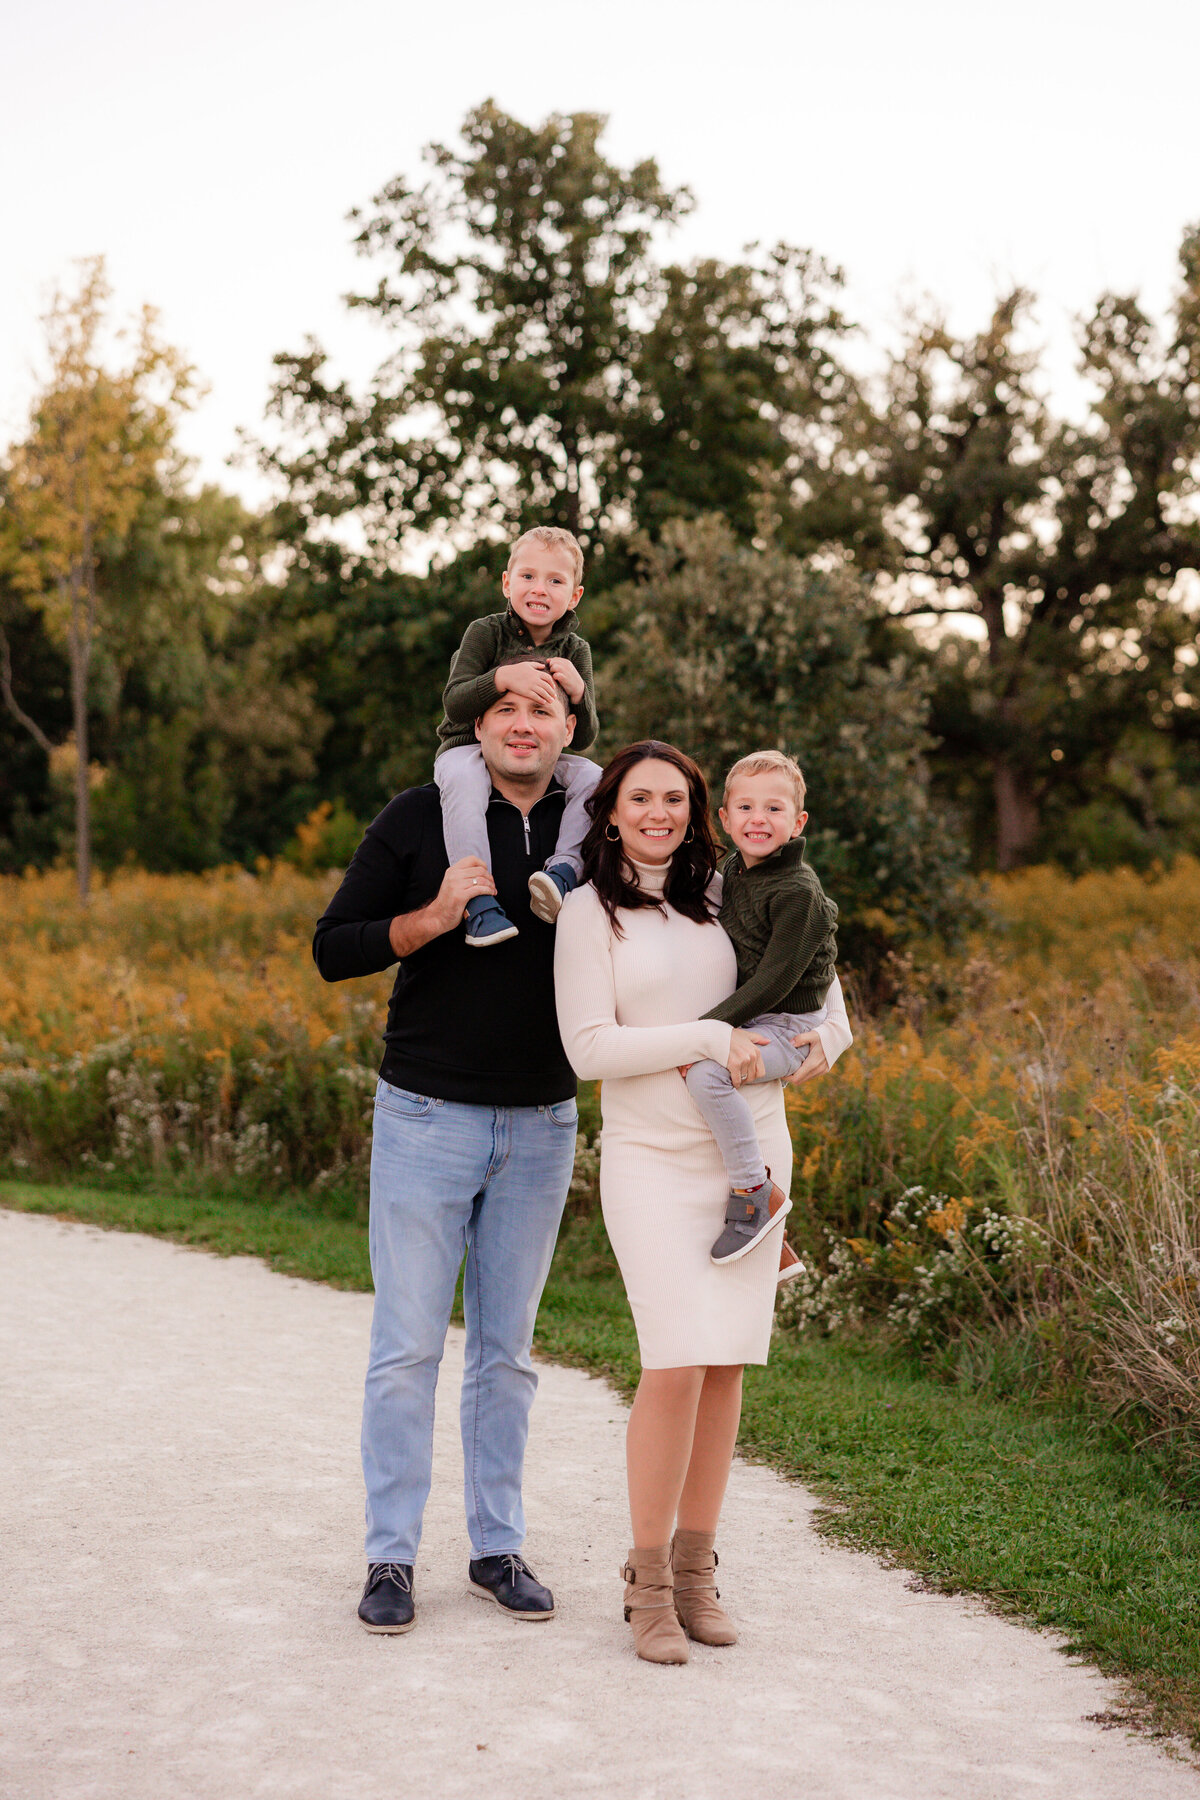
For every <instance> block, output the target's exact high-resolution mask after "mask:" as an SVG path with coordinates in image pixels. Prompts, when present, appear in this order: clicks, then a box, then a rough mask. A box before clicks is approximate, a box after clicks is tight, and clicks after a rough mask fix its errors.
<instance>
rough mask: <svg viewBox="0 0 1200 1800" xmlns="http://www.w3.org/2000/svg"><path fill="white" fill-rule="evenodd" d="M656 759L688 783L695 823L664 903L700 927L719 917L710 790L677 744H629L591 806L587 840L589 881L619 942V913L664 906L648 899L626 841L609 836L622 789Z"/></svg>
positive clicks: (610, 768)
mask: <svg viewBox="0 0 1200 1800" xmlns="http://www.w3.org/2000/svg"><path fill="white" fill-rule="evenodd" d="M647 759H653V760H654V761H655V762H665V763H670V764H671V766H672V768H675V769H678V770H679V773H680V774H681V775H682V776H683V779H684V781H685V782H686V783H687V790H688V801H689V808H690V812H691V823H690V825H689V828H688V836H687V838H686V839H685V841H684V842H683V843H682V844H680V846H679V848H678V849H677V850H676V852H675V854H674V856H673V857H672V858H671V866H670V868H669V869H668V871H667V884H666V887H665V888H664V890H663V896H662V898H663V900H669V901H670V903H671V905H672V906H673V907H674V908H675V911H676V912H680V913H682V914H683V916H684V918H686V919H695V921H696V923H697V924H698V925H707V924H708V923H709V922H710V921H711V919H712V917H713V908H712V906H711V905H710V904H709V901H708V898H707V894H706V889H707V888H708V884H709V882H710V881H711V880H712V878H713V874H714V872H715V870H716V866H717V856H718V850H717V840H716V838H715V837H714V835H713V828H712V822H711V820H710V818H709V816H708V786H707V783H706V782H705V779H704V776H703V775H702V774H701V773H700V770H699V769H698V768H697V766H696V764H695V763H694V762H693V761H692V759H691V757H690V756H685V755H684V753H683V751H682V750H676V749H675V747H674V745H673V744H660V743H659V742H658V740H657V738H647V739H646V741H645V742H644V743H641V744H629V745H627V746H626V748H625V749H624V750H618V751H617V754H616V755H615V756H614V757H613V758H612V760H611V761H610V762H609V763H608V764H607V765H606V766H605V770H604V773H603V774H602V775H601V777H600V779H599V781H598V782H597V783H596V789H595V792H594V793H593V794H592V797H591V799H590V800H589V801H588V803H587V809H588V812H589V813H590V814H591V816H592V823H591V826H590V828H589V830H588V834H587V836H586V837H585V838H584V840H583V879H584V880H585V881H590V882H591V884H592V886H593V887H594V888H595V890H596V892H597V893H598V894H599V896H600V902H601V905H602V906H603V907H604V910H605V912H606V913H607V914H608V917H609V920H610V921H611V923H612V928H613V930H614V931H615V932H616V934H617V936H618V937H620V935H621V927H620V925H619V923H618V921H617V909H618V907H622V906H628V907H630V908H633V907H638V906H655V907H658V906H661V904H662V901H660V900H659V898H658V896H657V895H656V894H644V893H643V892H642V890H641V888H639V887H638V885H637V883H636V881H635V880H634V878H633V875H634V872H633V870H632V869H631V868H630V866H629V861H628V858H627V857H626V855H625V851H624V849H623V848H622V846H621V843H620V841H619V840H618V841H617V842H615V843H614V841H613V840H612V839H611V838H610V837H609V836H608V824H609V816H610V814H611V812H612V809H613V807H614V806H615V805H616V800H617V795H618V793H619V792H620V788H621V783H622V782H623V781H624V779H625V777H626V776H627V775H628V773H629V771H630V770H631V769H632V768H634V767H635V766H636V765H637V764H638V763H640V762H645V761H646V760H647Z"/></svg>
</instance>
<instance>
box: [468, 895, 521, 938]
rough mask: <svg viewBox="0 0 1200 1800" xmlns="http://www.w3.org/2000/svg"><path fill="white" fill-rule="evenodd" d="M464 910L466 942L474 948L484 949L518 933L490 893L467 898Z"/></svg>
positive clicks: (516, 935)
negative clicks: (476, 897) (472, 898)
mask: <svg viewBox="0 0 1200 1800" xmlns="http://www.w3.org/2000/svg"><path fill="white" fill-rule="evenodd" d="M466 911H467V942H468V944H470V945H471V947H472V948H473V949H475V950H486V949H488V948H489V947H490V946H491V945H492V944H503V943H504V942H505V941H506V940H507V939H508V938H514V937H518V936H519V935H520V934H519V933H518V931H517V928H516V926H515V925H514V924H513V922H512V920H511V919H510V918H509V916H508V914H507V913H506V912H504V911H503V910H502V909H501V908H500V907H499V906H497V905H496V902H495V900H494V899H493V898H492V896H491V894H480V896H479V898H478V900H468V901H467V908H466Z"/></svg>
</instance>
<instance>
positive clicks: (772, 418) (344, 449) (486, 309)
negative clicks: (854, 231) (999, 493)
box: [264, 102, 879, 570]
mask: <svg viewBox="0 0 1200 1800" xmlns="http://www.w3.org/2000/svg"><path fill="white" fill-rule="evenodd" d="M604 123H605V122H604V120H603V119H602V118H600V117H599V116H597V115H595V114H591V113H577V114H573V115H570V116H568V117H563V116H559V115H552V116H551V117H550V118H549V119H547V120H545V121H544V123H542V124H541V125H538V126H528V125H525V124H523V123H521V122H520V121H519V120H517V119H514V118H512V117H510V116H509V115H507V114H506V113H504V112H502V111H501V110H500V109H499V108H498V107H497V106H496V105H495V104H494V103H492V102H488V103H487V104H486V105H484V106H481V107H479V108H477V109H476V110H475V111H473V112H471V113H469V114H468V115H467V118H466V120H465V121H464V124H463V127H462V139H461V145H460V146H459V147H457V148H448V147H446V146H444V145H438V144H434V145H431V146H430V147H429V148H428V150H427V152H426V159H427V162H428V164H429V166H430V171H431V172H430V175H429V177H428V179H427V180H426V181H425V182H423V183H422V184H420V185H412V184H410V182H409V181H408V180H407V179H405V178H403V177H398V178H397V179H396V180H395V181H393V182H391V183H389V185H388V186H387V187H386V188H384V190H383V191H382V192H381V193H380V194H379V195H377V196H376V198H375V201H374V210H373V211H371V212H370V213H368V214H365V215H364V214H355V215H352V216H353V217H354V218H355V221H356V223H357V225H358V227H359V230H358V236H357V239H356V242H357V244H358V247H359V249H360V250H361V251H362V252H363V253H364V254H365V255H366V256H368V257H369V258H371V259H372V260H373V261H374V262H375V263H377V264H378V265H380V267H381V273H380V275H379V279H378V281H377V283H376V285H375V286H374V287H373V288H372V289H371V290H370V291H369V292H367V293H363V294H358V295H354V296H352V297H351V301H350V303H351V305H353V306H355V307H358V308H360V309H365V310H366V311H368V312H370V313H371V314H372V315H373V316H374V317H376V318H377V319H378V320H379V321H380V323H381V324H382V325H383V326H384V327H385V328H386V329H387V331H388V332H389V333H390V335H391V336H392V338H393V341H394V346H395V347H394V350H393V351H392V353H391V355H390V356H389V357H388V359H387V361H386V362H385V363H384V364H383V366H382V367H381V369H380V370H379V372H378V374H377V375H376V377H375V379H374V380H373V381H372V382H371V383H370V384H369V386H368V388H367V389H366V391H365V392H363V393H362V394H355V393H353V392H352V391H351V389H350V388H349V386H348V385H347V384H345V383H343V382H339V381H336V380H334V379H332V378H331V377H330V375H329V374H328V372H327V365H326V359H325V357H324V354H323V352H322V351H321V349H320V348H319V346H317V345H315V344H310V345H309V346H308V347H307V349H306V350H305V351H303V352H302V353H300V354H295V355H283V356H280V357H278V358H276V363H277V366H278V368H279V371H280V373H279V379H278V381H277V384H276V387H275V390H274V394H273V399H272V403H271V411H272V415H273V417H274V418H275V420H276V421H277V422H278V424H279V426H280V427H281V428H282V430H281V440H280V442H279V443H278V444H277V446H276V447H275V448H273V449H271V450H268V451H266V452H264V460H265V464H266V466H267V467H268V469H270V470H271V471H272V472H273V473H274V474H275V475H276V477H278V478H279V479H280V480H281V481H282V483H283V485H284V488H285V490H286V500H285V502H284V504H283V505H282V506H281V508H280V513H279V522H280V528H281V530H282V532H283V535H284V536H285V537H287V538H288V539H289V540H291V541H293V542H296V543H297V545H298V546H301V547H302V554H303V555H304V556H305V557H307V558H308V559H310V561H314V562H320V561H321V560H322V559H324V561H325V563H326V565H328V564H329V563H330V561H331V560H333V559H334V558H336V561H337V567H338V569H339V570H344V568H345V562H346V555H347V551H346V548H345V546H346V545H347V544H350V543H351V542H352V541H353V542H355V543H357V544H358V545H360V546H361V545H363V544H365V545H366V547H367V549H368V551H369V553H370V554H371V555H373V558H374V562H375V565H376V567H386V566H388V565H389V564H390V565H391V566H393V567H394V566H395V555H396V550H397V547H398V546H399V545H402V544H403V543H404V541H405V540H406V538H408V537H409V536H410V535H411V534H414V533H423V534H432V536H433V539H434V541H435V542H440V543H441V544H442V545H443V546H445V547H449V548H452V549H456V550H461V549H463V548H465V547H469V546H471V545H474V544H476V543H478V542H479V541H480V540H481V539H482V540H491V541H495V540H496V539H498V538H502V537H503V536H504V535H505V534H511V533H513V532H515V531H517V530H520V529H523V528H524V527H525V526H526V525H528V524H529V523H531V522H534V521H537V520H543V521H549V522H554V523H559V524H562V525H565V526H567V527H568V528H569V529H570V530H572V531H574V532H576V533H577V534H578V535H579V536H580V537H581V538H582V539H583V540H584V542H585V543H586V544H588V545H589V547H590V548H591V550H592V551H593V553H595V552H596V551H597V550H599V549H600V548H602V547H603V546H604V545H605V544H607V543H612V542H613V541H614V540H621V539H624V538H626V537H628V535H629V534H630V533H631V531H632V529H633V528H634V527H635V525H641V526H643V527H644V528H649V529H651V530H656V529H657V528H658V527H659V525H660V524H661V522H662V521H663V520H664V519H665V518H667V517H671V516H674V515H676V514H678V513H680V512H684V513H688V512H690V513H698V512H702V511H710V510H713V509H717V508H719V509H720V510H722V511H723V512H724V513H725V514H726V516H727V517H729V518H730V519H731V521H732V522H733V523H734V525H735V528H737V529H739V530H744V531H749V530H750V529H751V527H752V515H753V506H754V496H755V495H756V493H757V491H758V488H759V486H760V485H761V483H762V481H763V479H764V478H765V477H766V476H768V475H769V476H771V477H773V478H774V479H775V481H776V485H777V490H778V494H779V504H780V511H781V515H782V516H783V521H784V523H783V526H782V527H781V528H782V529H785V530H786V531H787V532H788V533H789V535H790V536H792V537H795V538H796V540H797V542H799V540H800V539H801V538H803V537H804V536H805V534H807V537H808V539H809V540H811V539H812V538H813V536H814V534H817V536H818V537H822V536H829V535H835V534H837V533H839V532H843V531H845V532H848V533H849V532H855V533H858V534H860V535H862V536H863V538H864V541H866V540H868V539H872V540H873V541H875V542H876V545H877V544H878V541H879V530H878V508H877V507H875V508H874V510H873V511H872V506H871V504H870V500H871V490H870V489H869V487H868V486H867V485H866V484H865V483H864V482H863V480H862V478H861V476H860V475H859V474H858V464H857V461H856V460H855V459H854V458H851V459H849V460H847V459H846V458H844V457H842V456H841V455H840V445H841V438H840V437H839V434H838V432H837V431H836V430H831V426H832V425H833V423H834V422H835V421H836V420H837V419H840V418H842V417H843V416H849V415H850V414H851V413H852V412H853V410H854V408H855V407H856V406H857V404H858V400H857V395H856V392H855V390H854V387H853V384H852V383H851V382H850V380H849V378H848V376H847V375H846V373H845V371H844V369H843V368H842V367H841V364H840V362H839V360H838V354H837V352H838V345H839V342H840V340H841V338H842V336H843V335H844V333H845V330H846V325H845V321H844V320H843V319H842V317H841V315H840V314H839V313H838V311H837V310H836V308H835V307H834V305H833V304H832V298H831V296H832V295H833V294H834V293H835V291H836V289H837V286H838V285H839V282H840V276H839V275H838V274H837V272H836V271H834V270H831V269H830V268H828V267H827V266H826V265H825V264H824V263H822V262H821V261H820V259H819V258H817V257H815V256H813V255H812V254H811V253H810V252H807V251H798V250H794V249H790V248H788V247H787V246H782V245H781V246H778V247H777V248H776V249H774V250H772V251H771V252H769V253H768V254H766V255H753V256H751V257H749V258H748V260H747V261H745V262H744V263H740V264H736V265H725V264H722V263H719V262H715V261H711V260H710V261H705V262H701V263H697V264H696V265H694V266H693V267H691V268H686V269H685V268H681V267H677V266H673V265H671V266H665V267H664V266H663V265H662V264H661V263H660V261H659V259H658V255H657V250H656V234H657V233H659V232H660V231H662V230H664V229H666V228H668V227H670V226H672V225H673V224H675V223H676V222H677V221H678V220H679V219H680V218H681V217H682V216H683V215H684V214H685V212H686V211H687V210H688V208H689V206H690V197H689V195H688V194H687V192H686V190H684V189H670V188H668V187H666V186H665V185H664V184H663V182H662V179H661V177H660V175H659V172H658V168H657V165H656V164H655V163H654V162H652V161H646V162H642V163H639V164H637V165H636V166H635V167H633V168H629V169H624V168H621V167H619V166H617V165H616V164H614V163H612V162H611V161H609V160H608V158H606V157H605V156H604V154H603V153H602V151H601V149H600V138H601V134H602V131H603V127H604ZM347 515H352V516H353V519H354V521H355V531H356V533H357V537H356V538H355V539H353V540H352V539H351V538H350V537H349V536H347V537H345V538H343V539H341V540H339V548H338V550H337V551H335V552H331V551H330V550H329V546H328V525H329V523H330V522H331V521H336V520H339V519H343V518H345V517H346V516H347Z"/></svg>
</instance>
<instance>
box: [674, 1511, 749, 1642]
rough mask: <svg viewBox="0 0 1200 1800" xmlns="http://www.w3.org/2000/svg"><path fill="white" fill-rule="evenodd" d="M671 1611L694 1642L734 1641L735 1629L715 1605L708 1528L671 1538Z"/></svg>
mask: <svg viewBox="0 0 1200 1800" xmlns="http://www.w3.org/2000/svg"><path fill="white" fill-rule="evenodd" d="M671 1570H672V1573H673V1575H674V1578H675V1611H676V1613H677V1614H678V1617H679V1623H680V1624H681V1625H682V1626H683V1629H684V1630H685V1631H686V1632H687V1634H688V1636H689V1637H690V1638H695V1640H696V1642H697V1643H698V1644H736V1643H737V1629H736V1627H735V1626H734V1623H733V1620H732V1619H731V1618H730V1617H729V1615H728V1613H727V1612H726V1611H725V1609H724V1607H721V1606H718V1605H717V1601H718V1600H719V1599H720V1597H721V1596H720V1594H719V1593H718V1592H717V1581H716V1573H717V1553H716V1551H715V1550H714V1549H713V1533H712V1532H711V1531H677V1532H676V1533H675V1536H674V1537H673V1538H672V1540H671Z"/></svg>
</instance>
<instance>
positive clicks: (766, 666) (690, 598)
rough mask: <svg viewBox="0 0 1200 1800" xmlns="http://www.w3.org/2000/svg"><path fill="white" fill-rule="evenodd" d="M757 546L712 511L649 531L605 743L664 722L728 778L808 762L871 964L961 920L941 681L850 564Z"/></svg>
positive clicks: (836, 882)
mask: <svg viewBox="0 0 1200 1800" xmlns="http://www.w3.org/2000/svg"><path fill="white" fill-rule="evenodd" d="M763 526H764V530H763V535H762V538H761V539H760V544H759V547H757V548H756V547H754V546H751V545H746V544H743V543H739V542H738V540H737V539H736V537H735V536H734V534H733V532H732V531H731V529H730V527H729V526H728V524H727V523H726V522H725V521H724V520H722V519H720V518H717V517H715V516H710V517H708V518H704V519H698V520H694V521H689V522H684V521H676V522H674V523H672V524H669V525H667V526H666V527H665V528H664V530H663V533H662V536H661V539H660V541H659V542H657V543H653V542H650V541H649V540H646V541H643V543H642V546H641V554H642V570H641V579H640V580H639V581H638V583H637V584H636V587H635V588H634V590H633V591H632V593H631V594H630V595H629V596H628V602H627V604H628V610H629V615H630V616H629V624H628V626H627V629H626V632H625V635H624V639H623V642H622V645H621V648H620V650H619V652H618V654H617V656H616V657H615V658H614V659H613V661H612V662H611V663H609V664H608V665H606V666H605V667H604V668H603V669H602V670H601V672H600V683H601V686H602V690H603V693H604V695H605V706H604V710H603V714H602V718H603V725H604V745H605V747H606V748H607V749H609V750H612V749H615V748H616V746H617V745H618V744H621V743H627V742H630V741H632V740H637V739H639V738H646V737H655V738H660V739H664V740H666V741H668V742H672V743H676V744H678V745H679V746H680V747H681V748H682V749H684V750H687V751H688V752H689V753H690V754H691V755H693V756H695V757H696V759H697V760H698V761H699V762H700V764H701V766H702V767H703V769H704V770H705V773H706V775H707V776H708V778H709V781H710V783H712V784H713V785H714V787H715V788H716V791H717V793H718V794H719V793H720V784H721V782H722V781H723V778H724V775H725V772H726V770H727V769H728V768H729V767H730V765H731V764H732V763H733V762H734V761H736V759H737V758H738V757H739V756H743V755H745V754H746V753H747V752H748V751H750V750H753V749H768V748H772V749H780V750H784V751H786V752H787V753H788V754H789V755H792V756H795V757H796V758H797V760H798V761H799V763H800V765H801V767H802V768H804V769H805V770H806V772H807V775H808V780H809V785H810V799H811V807H810V810H811V813H812V828H811V830H810V832H809V834H808V836H809V845H810V849H811V854H812V859H813V862H814V864H815V866H816V867H817V868H818V870H819V871H820V874H821V877H822V880H823V881H824V882H825V884H826V886H827V887H828V889H829V892H830V894H831V895H832V896H833V898H834V899H836V901H837V903H838V905H839V907H840V908H841V912H842V921H841V926H840V930H841V932H842V938H843V944H844V945H845V947H846V948H847V950H848V952H849V954H850V956H851V958H852V960H853V961H854V962H855V963H856V965H857V966H858V968H859V969H860V970H863V971H865V972H866V973H868V974H869V975H873V974H874V972H875V971H876V969H877V968H878V965H879V963H880V960H881V958H882V957H883V956H884V955H885V954H886V952H887V951H888V950H889V949H892V948H894V947H896V946H898V945H902V944H903V943H904V942H905V941H906V940H909V939H912V938H915V937H919V936H925V935H929V934H932V933H937V932H941V933H946V934H949V933H951V932H952V930H953V927H954V924H955V917H956V905H957V901H956V887H957V881H958V877H959V875H960V873H961V871H962V857H961V854H960V852H959V850H958V848H957V844H956V838H955V835H954V833H953V832H952V831H951V830H950V828H949V825H948V822H947V820H946V819H945V817H944V816H943V815H942V814H941V813H940V812H939V810H938V808H937V807H936V806H935V805H933V804H932V803H931V800H930V791H929V778H928V770H927V766H926V754H927V752H928V750H929V749H930V748H931V739H930V738H929V736H928V732H927V729H926V721H927V717H928V711H929V701H928V684H927V681H926V680H925V678H924V675H923V672H922V670H921V668H920V666H919V664H918V662H917V660H916V659H915V658H914V657H913V655H912V654H911V647H910V646H909V645H908V643H907V640H906V634H905V633H904V632H903V630H902V629H900V628H897V627H896V626H895V625H894V624H893V623H892V622H891V620H890V619H889V618H888V617H887V616H886V614H885V613H884V612H883V610H882V608H881V607H880V606H879V604H878V603H877V602H876V601H875V600H874V599H873V598H872V596H871V591H870V588H869V586H868V584H867V583H866V582H865V581H864V580H863V579H862V577H861V576H859V575H858V574H856V573H855V572H853V570H852V569H850V568H849V567H847V566H846V565H845V564H844V563H836V562H834V561H833V559H831V558H825V559H821V560H820V561H815V560H813V559H808V560H801V559H799V558H796V557H793V556H790V555H788V554H787V552H786V551H785V550H784V549H783V548H781V547H780V545H779V544H778V542H777V541H776V537H775V520H774V519H771V520H769V521H768V520H765V519H764V520H763Z"/></svg>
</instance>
